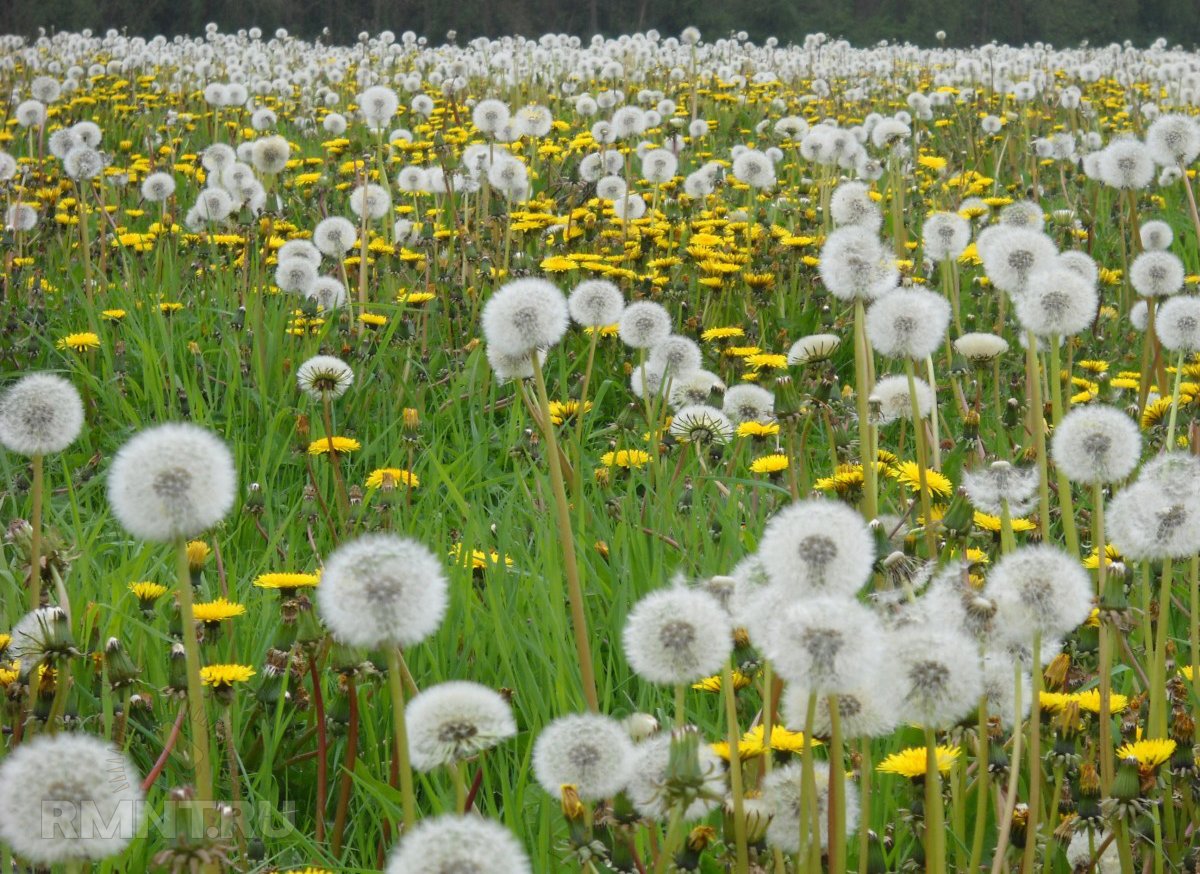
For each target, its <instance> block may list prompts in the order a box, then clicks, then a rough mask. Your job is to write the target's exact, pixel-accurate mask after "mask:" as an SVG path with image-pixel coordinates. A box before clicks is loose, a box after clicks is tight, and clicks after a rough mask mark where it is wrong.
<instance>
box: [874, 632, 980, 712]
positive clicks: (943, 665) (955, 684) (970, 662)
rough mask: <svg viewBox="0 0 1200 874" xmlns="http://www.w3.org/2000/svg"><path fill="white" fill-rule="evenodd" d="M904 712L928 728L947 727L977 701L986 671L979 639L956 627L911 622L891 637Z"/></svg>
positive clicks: (889, 643) (892, 662)
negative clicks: (910, 625) (946, 627)
mask: <svg viewBox="0 0 1200 874" xmlns="http://www.w3.org/2000/svg"><path fill="white" fill-rule="evenodd" d="M888 645H889V646H890V648H891V652H892V654H893V658H892V661H891V664H892V665H893V666H894V670H895V676H894V681H895V682H896V683H897V685H898V686H899V688H900V690H901V695H902V698H903V700H902V702H901V706H900V716H901V718H902V719H905V720H907V721H909V722H915V723H917V724H918V725H923V726H925V727H927V728H947V727H949V726H952V725H954V723H956V722H958V720H959V719H961V718H962V717H963V716H964V715H965V714H967V713H969V712H970V711H971V709H972V708H973V707H974V706H975V705H976V704H977V703H978V701H979V696H980V694H981V693H982V691H983V672H982V668H981V666H980V661H979V647H978V644H976V642H975V641H974V640H972V639H971V638H970V637H968V636H967V635H966V634H965V633H963V632H960V631H955V630H953V629H938V628H932V627H929V626H913V627H910V628H902V629H899V630H897V631H894V632H892V634H891V635H890V636H889V639H888Z"/></svg>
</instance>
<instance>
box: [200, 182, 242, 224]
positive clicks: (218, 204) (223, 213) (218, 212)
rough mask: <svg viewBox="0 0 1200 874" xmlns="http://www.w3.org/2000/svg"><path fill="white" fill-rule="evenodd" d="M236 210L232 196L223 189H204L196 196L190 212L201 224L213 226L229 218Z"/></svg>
mask: <svg viewBox="0 0 1200 874" xmlns="http://www.w3.org/2000/svg"><path fill="white" fill-rule="evenodd" d="M236 208H237V204H236V203H235V202H234V199H233V196H232V195H231V194H230V193H229V192H228V191H226V190H225V189H223V188H205V189H204V190H203V191H201V192H200V193H199V194H197V195H196V202H195V204H193V206H192V212H193V213H194V215H195V218H196V220H197V221H198V222H199V223H200V224H201V225H204V224H215V223H216V222H223V221H225V219H227V218H229V216H230V214H231V213H233V211H234V210H235V209H236Z"/></svg>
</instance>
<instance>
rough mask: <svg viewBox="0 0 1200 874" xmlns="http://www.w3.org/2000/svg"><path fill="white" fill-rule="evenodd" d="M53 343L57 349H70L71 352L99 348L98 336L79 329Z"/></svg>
mask: <svg viewBox="0 0 1200 874" xmlns="http://www.w3.org/2000/svg"><path fill="white" fill-rule="evenodd" d="M54 345H56V346H57V347H58V348H59V349H64V350H66V349H70V350H71V351H72V352H88V351H90V350H92V349H99V348H100V338H99V337H97V336H96V335H95V334H93V333H92V332H91V331H81V332H80V333H78V334H67V336H65V337H63V338H61V339H60V340H59V341H58V342H57V343H55V344H54Z"/></svg>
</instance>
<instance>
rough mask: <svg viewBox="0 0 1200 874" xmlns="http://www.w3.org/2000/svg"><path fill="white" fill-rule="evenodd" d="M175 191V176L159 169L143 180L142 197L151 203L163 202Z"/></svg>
mask: <svg viewBox="0 0 1200 874" xmlns="http://www.w3.org/2000/svg"><path fill="white" fill-rule="evenodd" d="M174 193H175V177H174V176H172V175H171V174H170V173H164V172H162V171H159V172H157V173H151V174H150V175H149V176H147V177H146V178H145V179H144V180H143V181H142V197H144V198H145V199H146V200H148V201H149V202H150V203H162V202H163V201H164V200H166V199H167V198H168V197H170V196H171V195H172V194H174Z"/></svg>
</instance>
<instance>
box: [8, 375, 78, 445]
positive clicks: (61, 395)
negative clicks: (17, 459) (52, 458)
mask: <svg viewBox="0 0 1200 874" xmlns="http://www.w3.org/2000/svg"><path fill="white" fill-rule="evenodd" d="M82 428H83V401H82V400H80V398H79V392H78V391H76V389H75V386H73V385H72V384H71V383H70V382H68V381H67V380H65V379H63V378H62V377H61V376H56V375H54V374H53V373H30V374H28V375H27V376H23V377H21V378H20V379H18V380H17V381H16V382H15V383H13V384H12V385H11V386H9V388H8V390H7V391H5V392H4V394H3V395H0V445H3V446H4V447H5V448H6V449H8V451H9V452H15V453H17V454H18V455H25V456H34V455H49V454H51V453H54V452H61V451H62V450H64V449H66V448H67V447H68V446H70V445H71V444H72V443H74V442H75V439H76V438H77V437H78V436H79V432H80V430H82Z"/></svg>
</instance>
